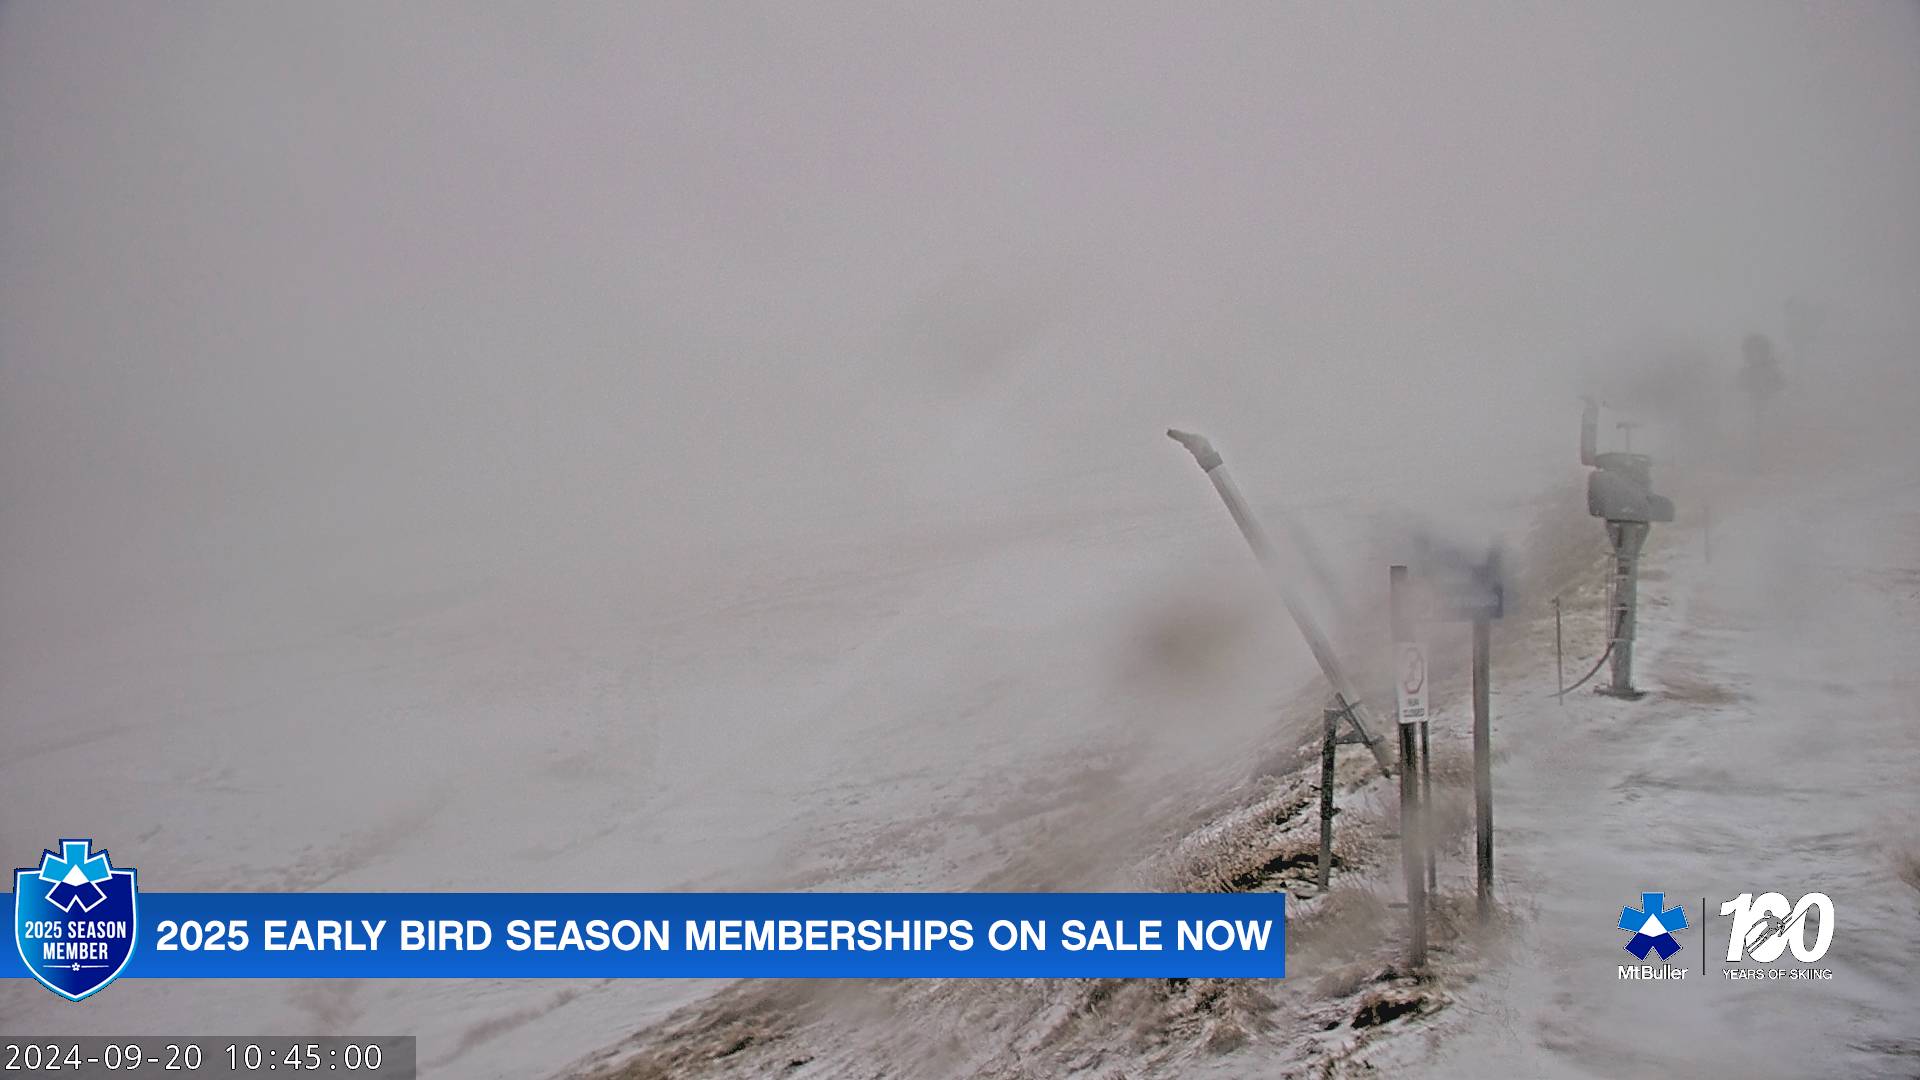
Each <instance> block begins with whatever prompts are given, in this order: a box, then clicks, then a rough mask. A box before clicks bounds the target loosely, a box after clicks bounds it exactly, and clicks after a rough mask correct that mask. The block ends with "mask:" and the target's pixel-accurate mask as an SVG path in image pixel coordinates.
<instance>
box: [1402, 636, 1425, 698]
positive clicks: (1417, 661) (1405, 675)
mask: <svg viewBox="0 0 1920 1080" xmlns="http://www.w3.org/2000/svg"><path fill="white" fill-rule="evenodd" d="M1425 685H1427V658H1426V656H1425V655H1424V654H1423V653H1421V651H1420V647H1419V646H1418V645H1408V646H1406V652H1405V653H1404V655H1402V657H1401V661H1400V688H1401V689H1402V690H1405V691H1406V692H1407V693H1409V694H1417V693H1419V692H1420V688H1421V687H1423V686H1425Z"/></svg>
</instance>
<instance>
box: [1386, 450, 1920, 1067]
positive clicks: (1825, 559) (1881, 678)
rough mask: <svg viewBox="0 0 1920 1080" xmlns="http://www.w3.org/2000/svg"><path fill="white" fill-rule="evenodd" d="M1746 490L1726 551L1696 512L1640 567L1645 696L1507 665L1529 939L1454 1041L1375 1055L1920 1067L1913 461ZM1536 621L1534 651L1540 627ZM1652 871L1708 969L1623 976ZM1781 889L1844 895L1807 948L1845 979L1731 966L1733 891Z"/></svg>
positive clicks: (1510, 772) (1450, 1014) (1506, 792)
mask: <svg viewBox="0 0 1920 1080" xmlns="http://www.w3.org/2000/svg"><path fill="white" fill-rule="evenodd" d="M1723 497H1724V496H1723ZM1729 501H1731V503H1732V505H1721V506H1716V508H1715V509H1716V511H1719V512H1720V513H1721V514H1722V517H1721V519H1720V520H1717V521H1715V522H1714V526H1713V534H1712V552H1711V561H1708V553H1707V547H1706V542H1705V537H1704V536H1702V535H1701V532H1700V531H1699V530H1698V529H1697V528H1696V529H1689V530H1676V531H1674V532H1672V533H1670V534H1669V535H1668V536H1667V538H1666V542H1665V543H1663V544H1661V545H1660V546H1659V547H1658V548H1657V549H1656V551H1655V553H1654V555H1653V557H1652V558H1651V559H1650V560H1649V565H1648V572H1647V579H1648V580H1647V583H1646V585H1645V586H1644V588H1643V595H1644V596H1645V597H1646V600H1647V603H1646V606H1645V608H1644V614H1643V618H1642V627H1643V636H1642V642H1643V645H1642V648H1641V654H1640V658H1639V662H1638V663H1639V670H1640V672H1641V674H1640V677H1639V680H1638V681H1639V682H1640V684H1641V685H1642V687H1643V688H1644V689H1647V690H1649V691H1651V693H1650V695H1649V696H1648V697H1647V698H1646V699H1645V700H1643V701H1640V702H1638V703H1632V704H1628V703H1623V702H1618V701H1614V700H1611V699H1607V698H1601V697H1596V696H1593V695H1589V694H1586V693H1584V692H1581V693H1578V694H1575V695H1573V696H1570V697H1569V698H1568V699H1567V703H1566V705H1565V707H1564V708H1556V707H1554V706H1553V705H1551V704H1550V703H1548V704H1543V703H1542V702H1543V701H1544V699H1543V697H1542V692H1543V691H1544V690H1547V689H1550V688H1551V678H1552V675H1551V672H1550V671H1544V672H1543V671H1542V670H1540V669H1539V668H1538V667H1537V666H1536V669H1535V670H1534V671H1533V672H1531V673H1526V672H1515V673H1514V674H1513V675H1511V676H1509V677H1507V679H1506V682H1507V685H1506V686H1505V687H1504V688H1503V692H1502V693H1501V694H1500V695H1499V696H1498V699H1497V703H1496V710H1497V712H1496V715H1498V716H1499V717H1500V718H1501V722H1500V723H1499V725H1498V726H1497V732H1498V737H1499V742H1500V746H1501V755H1500V759H1499V762H1498V766H1497V772H1498V792H1499V804H1498V807H1497V810H1496V821H1497V822H1498V827H1499V835H1498V846H1497V850H1498V853H1499V867H1500V881H1501V885H1502V888H1503V891H1504V894H1505V900H1506V902H1507V904H1508V905H1509V906H1510V908H1511V910H1512V912H1513V914H1514V915H1515V916H1517V918H1515V919H1514V920H1513V921H1512V922H1511V923H1508V924H1506V925H1507V926H1508V927H1510V929H1511V936H1510V937H1506V938H1505V939H1504V940H1502V941H1499V942H1497V943H1493V944H1492V945H1490V946H1489V950H1490V952H1491V953H1492V954H1494V955H1493V958H1492V959H1490V961H1489V964H1488V967H1487V969H1486V970H1485V972H1484V973H1483V974H1482V975H1480V977H1478V978H1477V979H1475V980H1473V981H1472V982H1471V983H1469V984H1468V985H1466V986H1465V987H1464V988H1463V989H1461V990H1460V991H1459V995H1458V999H1457V1000H1456V1001H1455V1002H1454V1004H1453V1005H1452V1006H1451V1007H1450V1008H1449V1009H1447V1010H1445V1011H1444V1012H1443V1013H1441V1014H1439V1016H1438V1017H1437V1018H1436V1019H1435V1020H1434V1021H1433V1025H1434V1032H1436V1033H1437V1036H1432V1035H1426V1034H1423V1035H1422V1036H1421V1037H1418V1038H1410V1039H1407V1040H1402V1041H1400V1042H1398V1043H1397V1044H1395V1045H1393V1046H1392V1047H1391V1048H1389V1049H1386V1050H1384V1051H1383V1052H1382V1053H1379V1054H1376V1055H1372V1056H1370V1057H1369V1058H1368V1059H1367V1060H1370V1061H1371V1062H1372V1063H1373V1064H1376V1065H1381V1066H1383V1067H1384V1066H1387V1065H1389V1064H1394V1063H1398V1064H1403V1065H1404V1064H1412V1063H1414V1062H1418V1063H1420V1064H1421V1066H1422V1067H1423V1068H1427V1067H1433V1068H1435V1069H1436V1070H1437V1072H1438V1074H1441V1075H1455V1076H1462V1077H1465V1076H1487V1075H1501V1076H1520V1075H1529V1076H1533V1075H1539V1076H1621V1075H1682V1076H1751V1077H1761V1076H1780V1077H1792V1076H1818V1075H1828V1076H1862V1077H1866V1076H1912V1075H1914V1074H1915V1073H1916V1071H1920V1005H1916V1004H1915V1003H1916V1001H1920V969H1916V967H1915V964H1914V960H1915V958H1916V957H1920V799H1916V798H1915V796H1914V792H1915V790H1916V788H1915V783H1916V779H1917V778H1920V707H1916V703H1915V702H1916V698H1915V693H1914V691H1915V687H1916V679H1915V677H1914V674H1913V658H1914V657H1915V655H1920V480H1917V479H1916V478H1915V477H1914V475H1913V473H1912V471H1911V470H1910V469H1904V468H1902V469H1884V468H1872V467H1868V468H1864V469H1843V470H1829V471H1822V472H1820V473H1818V474H1816V475H1811V476H1809V475H1806V474H1799V475H1795V474H1791V473H1771V474H1768V475H1764V476H1761V477H1756V478H1750V479H1747V480H1744V481H1741V482H1739V483H1738V484H1737V489H1736V493H1734V498H1733V499H1732V500H1729ZM1696 522H1697V518H1696ZM1594 636H1595V635H1594V632H1593V630H1592V629H1589V630H1588V631H1587V632H1586V633H1584V634H1582V635H1580V637H1579V639H1578V640H1583V641H1592V640H1593V639H1594ZM1532 640H1533V646H1534V651H1535V654H1536V655H1537V654H1538V650H1539V646H1540V644H1541V643H1542V641H1541V635H1540V633H1539V630H1538V627H1537V626H1536V629H1535V633H1534V635H1533V639H1532ZM1546 644H1547V645H1548V647H1550V644H1551V643H1550V641H1548V642H1546ZM1655 890H1661V891H1665V892H1666V893H1667V894H1668V896H1669V898H1670V902H1681V901H1684V903H1685V905H1686V907H1687V917H1688V920H1689V926H1688V929H1687V930H1686V931H1684V932H1682V933H1680V934H1679V935H1678V936H1679V939H1680V941H1681V942H1682V945H1683V949H1682V951H1681V952H1680V953H1678V954H1676V955H1675V957H1674V958H1673V961H1672V962H1673V963H1675V964H1677V965H1682V966H1686V967H1689V968H1691V969H1692V971H1691V973H1690V974H1689V976H1688V977H1687V978H1685V979H1684V980H1682V981H1681V982H1679V983H1657V984H1643V983H1634V982H1623V981H1619V980H1618V979H1616V977H1615V970H1614V965H1615V964H1617V963H1624V962H1628V961H1629V960H1630V959H1631V958H1630V957H1627V955H1626V954H1625V953H1624V952H1623V951H1622V950H1621V949H1620V945H1621V944H1622V941H1621V939H1622V938H1623V937H1624V935H1622V934H1620V933H1618V932H1617V931H1615V930H1614V918H1615V916H1616V915H1617V913H1618V911H1619V909H1620V907H1621V906H1622V905H1623V904H1632V903H1637V897H1638V896H1639V894H1640V893H1641V892H1643V891H1655ZM1767 891H1775V892H1780V893H1782V894H1784V895H1786V896H1787V897H1789V898H1794V897H1798V896H1800V895H1801V894H1803V893H1806V892H1813V891H1819V892H1824V893H1826V894H1827V895H1828V896H1830V897H1831V898H1832V899H1833V903H1834V906H1835V909H1836V915H1835V926H1836V929H1835V932H1834V937H1833V944H1832V947H1831V950H1830V951H1829V952H1828V954H1827V955H1826V957H1825V958H1824V959H1823V960H1822V961H1821V963H1820V964H1818V965H1812V966H1818V967H1830V968H1832V969H1833V971H1834V972H1835V977H1834V980H1833V981H1832V982H1828V983H1772V982H1765V983H1763V982H1751V981H1749V982H1727V981H1724V980H1721V978H1720V976H1719V973H1718V971H1719V969H1720V968H1723V967H1725V966H1726V964H1725V956H1726V948H1727V934H1728V930H1727V922H1728V920H1726V919H1724V918H1721V917H1720V915H1719V904H1720V902H1721V901H1723V900H1725V899H1728V898H1731V897H1733V896H1735V895H1737V894H1739V893H1743V892H1755V893H1759V892H1767ZM1703 897H1706V898H1712V900H1711V905H1712V906H1711V909H1710V910H1709V912H1708V916H1709V917H1708V919H1707V923H1706V925H1707V947H1706V949H1705V950H1704V952H1705V955H1704V957H1703V953H1702V949H1701V941H1700V936H1699V927H1700V918H1699V913H1700V906H1701V900H1702V898H1703ZM1623 958H1624V959H1623ZM1703 959H1704V960H1705V961H1706V963H1705V968H1706V971H1705V973H1704V975H1703V974H1702V972H1701V967H1702V960H1703ZM1748 966H1754V965H1752V964H1751V963H1749V965H1748ZM1780 966H1788V967H1792V966H1796V965H1795V964H1793V962H1792V958H1791V955H1789V956H1787V958H1786V962H1785V963H1784V965H1780Z"/></svg>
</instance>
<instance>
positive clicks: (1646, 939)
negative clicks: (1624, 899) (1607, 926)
mask: <svg viewBox="0 0 1920 1080" xmlns="http://www.w3.org/2000/svg"><path fill="white" fill-rule="evenodd" d="M1666 904H1667V894H1666V893H1657V892H1650V893H1641V894H1640V907H1639V908H1638V909H1635V908H1631V907H1623V908H1621V909H1620V929H1622V930H1625V931H1626V932H1628V933H1629V934H1632V935H1633V939H1632V940H1631V941H1628V942H1627V951H1628V952H1630V953H1632V954H1633V955H1634V956H1635V957H1636V958H1637V959H1640V960H1645V959H1646V958H1647V952H1648V951H1649V950H1652V951H1654V952H1658V953H1659V954H1660V959H1662V960H1665V959H1666V958H1667V957H1669V956H1672V955H1673V954H1674V953H1677V952H1679V951H1680V943H1679V942H1678V941H1675V940H1674V938H1673V932H1674V931H1675V930H1685V929H1686V928H1687V912H1686V909H1685V908H1680V907H1667V906H1666Z"/></svg>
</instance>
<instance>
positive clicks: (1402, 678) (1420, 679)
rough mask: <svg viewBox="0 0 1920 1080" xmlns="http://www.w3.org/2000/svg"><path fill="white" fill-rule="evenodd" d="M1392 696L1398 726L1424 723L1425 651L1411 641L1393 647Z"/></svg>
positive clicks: (1425, 698)
mask: <svg viewBox="0 0 1920 1080" xmlns="http://www.w3.org/2000/svg"><path fill="white" fill-rule="evenodd" d="M1393 697H1394V701H1395V702H1396V703H1397V704H1398V705H1399V706H1400V722H1401V723H1403V724H1424V723H1426V722H1427V651H1426V650H1425V649H1423V648H1421V647H1420V646H1419V645H1418V644H1417V643H1415V642H1411V641H1401V642H1397V643H1395V645H1394V646H1393Z"/></svg>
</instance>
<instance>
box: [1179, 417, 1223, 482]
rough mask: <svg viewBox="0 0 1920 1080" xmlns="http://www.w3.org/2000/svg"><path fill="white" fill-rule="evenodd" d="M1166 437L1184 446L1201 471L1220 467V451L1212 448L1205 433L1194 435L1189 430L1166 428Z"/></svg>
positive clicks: (1210, 470) (1209, 470)
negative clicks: (1198, 464)
mask: <svg viewBox="0 0 1920 1080" xmlns="http://www.w3.org/2000/svg"><path fill="white" fill-rule="evenodd" d="M1167 438H1169V439H1172V440H1173V441H1174V442H1177V443H1179V444H1180V445H1181V446H1184V447H1186V448H1187V452H1188V453H1190V454H1192V455H1193V460H1195V461H1197V462H1199V463H1200V469H1201V471H1202V472H1212V471H1213V470H1215V469H1217V468H1219V467H1220V464H1221V462H1220V452H1219V451H1218V450H1215V449H1214V448H1213V444H1212V443H1210V442H1208V441H1207V437H1206V436H1205V435H1195V434H1194V433H1193V432H1191V431H1181V430H1179V429H1178V428H1168V429H1167Z"/></svg>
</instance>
